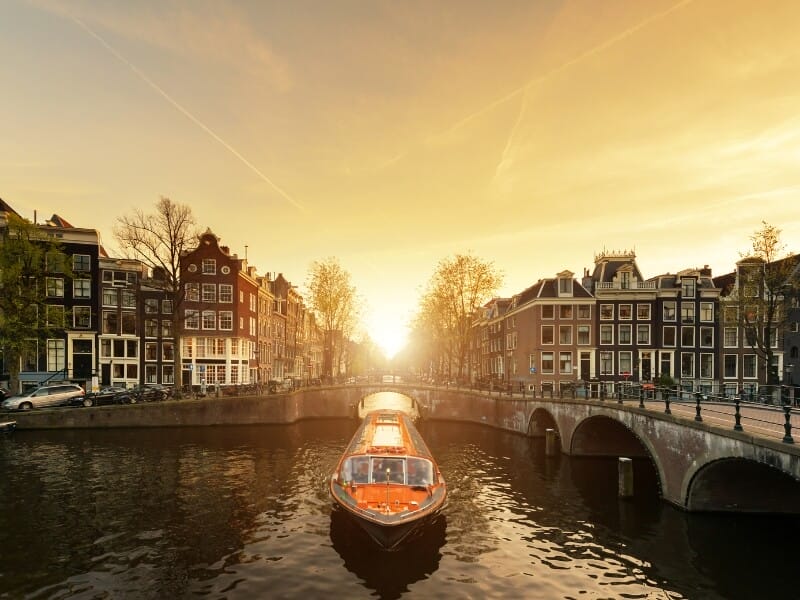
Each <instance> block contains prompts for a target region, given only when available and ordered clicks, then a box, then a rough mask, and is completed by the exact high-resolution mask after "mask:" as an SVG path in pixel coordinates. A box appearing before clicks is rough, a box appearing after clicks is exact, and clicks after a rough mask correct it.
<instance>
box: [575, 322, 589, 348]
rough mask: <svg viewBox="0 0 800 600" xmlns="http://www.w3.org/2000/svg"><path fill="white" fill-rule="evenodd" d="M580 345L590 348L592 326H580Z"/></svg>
mask: <svg viewBox="0 0 800 600" xmlns="http://www.w3.org/2000/svg"><path fill="white" fill-rule="evenodd" d="M578 344H580V345H581V346H588V345H589V344H591V326H590V325H578Z"/></svg>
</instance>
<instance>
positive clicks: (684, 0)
mask: <svg viewBox="0 0 800 600" xmlns="http://www.w3.org/2000/svg"><path fill="white" fill-rule="evenodd" d="M691 2H693V0H681V1H680V2H678V3H677V4H674V5H673V6H671V7H669V8H667V9H666V10H663V11H661V12H659V13H655V14H653V15H650V16H649V17H647V18H646V19H645V20H644V21H641V22H640V23H637V24H636V25H634V26H632V27H629V28H628V29H626V30H625V31H623V32H621V33H618V34H617V35H615V36H613V37H611V38H609V39H607V40H606V41H604V42H602V43H600V44H598V45H597V46H595V47H594V48H590V49H589V50H586V51H584V52H582V53H581V54H579V55H578V56H576V57H575V58H571V59H570V60H568V61H567V62H565V63H562V64H561V65H559V66H557V67H555V68H553V69H551V70H550V71H548V72H547V73H545V74H544V75H541V76H539V77H536V78H534V79H531V80H530V81H528V82H527V83H525V84H524V85H522V86H520V87H518V88H517V89H515V90H512V91H510V92H509V93H507V94H506V95H505V96H503V97H502V98H498V99H497V100H495V101H494V102H492V103H491V104H488V105H486V106H484V107H483V108H481V109H480V110H477V111H475V112H474V113H472V114H470V115H467V116H466V117H464V118H463V119H461V120H460V121H458V122H457V123H455V125H453V126H452V127H450V129H448V130H447V131H446V132H444V133H443V134H440V135H438V136H435V137H442V136H443V135H447V134H449V133H452V132H454V131H456V130H457V129H460V128H461V127H463V126H464V125H466V124H467V123H469V122H470V121H473V120H475V119H477V118H478V117H480V116H482V115H484V114H486V113H487V112H489V111H491V110H493V109H494V108H496V107H497V106H500V105H501V104H504V103H505V102H508V101H509V100H511V99H512V98H514V97H515V96H517V95H518V94H521V93H523V92H526V91H527V90H528V89H529V88H531V87H533V86H535V85H539V84H540V83H543V82H545V81H546V80H548V79H550V78H551V77H552V76H553V75H557V74H558V73H561V72H562V71H565V70H567V69H569V68H570V67H571V66H573V65H576V64H577V63H579V62H581V61H583V60H585V59H587V58H589V57H590V56H594V55H595V54H597V53H599V52H602V51H603V50H605V49H606V48H609V47H610V46H613V45H614V44H616V43H617V42H620V41H622V40H624V39H625V38H627V37H629V36H631V35H633V34H634V33H636V32H637V31H639V30H640V29H642V28H643V27H647V26H648V25H649V24H650V23H652V22H653V21H657V20H658V19H662V18H664V17H666V16H667V15H669V14H671V13H673V12H675V11H676V10H678V9H680V8H683V7H684V6H686V5H687V4H689V3H691ZM515 129H516V126H515Z"/></svg>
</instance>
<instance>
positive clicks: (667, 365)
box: [660, 352, 672, 376]
mask: <svg viewBox="0 0 800 600" xmlns="http://www.w3.org/2000/svg"><path fill="white" fill-rule="evenodd" d="M660 360H661V372H662V373H664V374H665V375H669V376H672V352H661V353H660Z"/></svg>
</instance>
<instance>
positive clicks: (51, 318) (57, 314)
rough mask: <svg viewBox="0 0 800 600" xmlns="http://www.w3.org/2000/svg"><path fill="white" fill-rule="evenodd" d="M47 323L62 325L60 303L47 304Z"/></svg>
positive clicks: (62, 309)
mask: <svg viewBox="0 0 800 600" xmlns="http://www.w3.org/2000/svg"><path fill="white" fill-rule="evenodd" d="M47 324H48V325H54V326H56V327H63V326H64V307H63V306H61V305H60V304H48V305H47Z"/></svg>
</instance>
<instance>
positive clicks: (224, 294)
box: [219, 283, 233, 303]
mask: <svg viewBox="0 0 800 600" xmlns="http://www.w3.org/2000/svg"><path fill="white" fill-rule="evenodd" d="M219 301H220V302H225V303H228V302H233V286H232V285H230V284H229V283H221V284H220V286H219Z"/></svg>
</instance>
